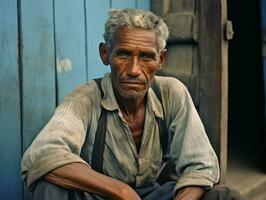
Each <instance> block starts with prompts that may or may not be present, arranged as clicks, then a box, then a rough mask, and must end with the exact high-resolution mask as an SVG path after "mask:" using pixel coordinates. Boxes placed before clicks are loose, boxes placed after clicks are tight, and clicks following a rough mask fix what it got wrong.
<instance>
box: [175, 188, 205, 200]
mask: <svg viewBox="0 0 266 200" xmlns="http://www.w3.org/2000/svg"><path fill="white" fill-rule="evenodd" d="M204 192H205V189H204V188H202V187H194V186H193V187H185V188H182V189H180V190H179V191H178V192H177V194H176V197H175V199H174V200H200V199H201V197H202V195H203V194H204Z"/></svg>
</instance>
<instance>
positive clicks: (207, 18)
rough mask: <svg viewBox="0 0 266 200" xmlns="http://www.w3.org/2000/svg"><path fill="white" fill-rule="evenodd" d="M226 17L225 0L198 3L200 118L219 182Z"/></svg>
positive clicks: (224, 129) (224, 116)
mask: <svg viewBox="0 0 266 200" xmlns="http://www.w3.org/2000/svg"><path fill="white" fill-rule="evenodd" d="M213 16H215V17H213ZM226 16H227V15H226V1H225V0H220V1H203V0H202V1H200V27H199V47H200V50H199V52H200V58H201V59H200V72H199V73H200V75H201V76H200V87H201V89H200V94H201V96H200V115H201V118H202V121H203V123H204V125H205V128H206V131H207V133H208V136H209V138H210V141H211V143H212V145H213V147H214V149H215V151H216V153H217V155H218V157H219V160H220V169H221V183H224V182H225V175H226V166H227V96H228V88H227V87H228V86H227V82H228V77H227V48H228V46H227V45H228V42H227V41H225V40H224V25H225V23H226ZM213 111H215V112H213ZM210 122H211V123H210Z"/></svg>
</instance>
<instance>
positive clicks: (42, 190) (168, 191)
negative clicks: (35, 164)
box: [33, 180, 244, 200]
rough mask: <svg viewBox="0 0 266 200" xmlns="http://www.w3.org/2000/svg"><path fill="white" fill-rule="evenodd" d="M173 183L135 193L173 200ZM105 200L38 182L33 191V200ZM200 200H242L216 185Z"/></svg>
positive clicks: (148, 199) (146, 198)
mask: <svg viewBox="0 0 266 200" xmlns="http://www.w3.org/2000/svg"><path fill="white" fill-rule="evenodd" d="M174 186H175V182H168V183H165V184H164V185H159V184H157V183H155V184H154V185H152V186H148V187H143V188H137V189H136V192H137V193H138V194H139V196H140V197H141V199H143V200H158V199H160V200H173V197H174V196H173V188H174ZM48 199H49V200H105V199H104V198H103V197H101V196H99V195H95V194H89V193H86V192H81V191H74V190H68V189H65V188H62V187H60V186H57V185H54V184H52V183H49V182H47V181H45V180H40V181H38V183H37V184H36V186H35V188H34V191H33V200H48ZM202 200H244V199H243V198H242V197H241V195H240V194H239V193H238V192H237V191H235V190H232V189H230V188H228V187H226V186H221V185H216V186H214V187H213V188H212V189H210V190H208V191H206V192H205V194H204V195H203V197H202Z"/></svg>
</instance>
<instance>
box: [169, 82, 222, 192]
mask: <svg viewBox="0 0 266 200" xmlns="http://www.w3.org/2000/svg"><path fill="white" fill-rule="evenodd" d="M168 94H169V95H168V98H169V100H167V101H166V104H167V105H168V106H167V108H168V110H167V111H166V112H167V113H168V114H169V116H170V120H168V121H167V122H168V127H170V128H169V131H170V135H171V136H170V137H171V138H172V141H171V145H170V154H171V155H172V156H173V158H174V160H175V164H176V173H177V177H178V179H177V183H176V186H175V189H174V192H176V191H177V190H179V189H180V188H182V187H186V186H203V187H207V188H210V187H212V186H213V184H215V183H217V182H218V181H219V176H220V171H219V164H218V159H217V156H216V154H215V152H214V150H213V148H212V146H211V144H210V142H209V139H208V137H207V134H206V132H205V130H204V127H203V124H202V122H201V120H200V117H199V115H198V113H197V110H196V108H195V106H194V104H193V102H192V99H191V97H190V94H189V92H188V90H187V88H186V87H185V86H184V85H183V84H182V83H181V82H179V81H178V80H174V79H171V81H170V90H169V93H168Z"/></svg>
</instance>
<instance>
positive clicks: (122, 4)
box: [111, 0, 137, 8]
mask: <svg viewBox="0 0 266 200" xmlns="http://www.w3.org/2000/svg"><path fill="white" fill-rule="evenodd" d="M136 4H137V3H136V0H126V1H125V0H112V3H111V6H112V8H136Z"/></svg>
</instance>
